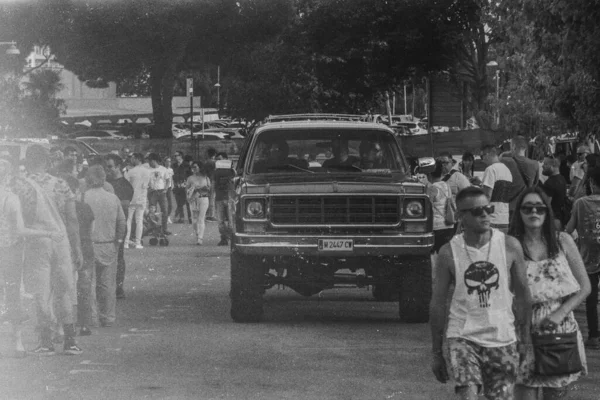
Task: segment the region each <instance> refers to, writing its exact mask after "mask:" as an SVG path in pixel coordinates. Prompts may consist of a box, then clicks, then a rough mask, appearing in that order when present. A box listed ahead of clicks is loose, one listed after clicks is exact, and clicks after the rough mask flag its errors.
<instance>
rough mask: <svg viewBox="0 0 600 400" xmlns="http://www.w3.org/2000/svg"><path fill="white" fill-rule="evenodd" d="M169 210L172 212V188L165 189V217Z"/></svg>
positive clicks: (169, 213) (169, 214) (169, 212)
mask: <svg viewBox="0 0 600 400" xmlns="http://www.w3.org/2000/svg"><path fill="white" fill-rule="evenodd" d="M171 212H173V189H171V188H168V189H167V214H168V215H167V217H170V216H171Z"/></svg>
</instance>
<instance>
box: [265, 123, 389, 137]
mask: <svg viewBox="0 0 600 400" xmlns="http://www.w3.org/2000/svg"><path fill="white" fill-rule="evenodd" d="M272 129H286V130H288V129H339V130H356V129H368V130H380V131H387V132H389V133H391V134H393V133H394V131H393V130H392V129H391V128H390V127H388V126H387V125H384V124H379V123H375V122H363V121H337V120H335V121H332V120H302V121H285V122H284V121H280V122H267V123H265V124H263V125H261V126H259V127H258V128H256V131H255V132H256V133H260V132H262V131H265V130H272Z"/></svg>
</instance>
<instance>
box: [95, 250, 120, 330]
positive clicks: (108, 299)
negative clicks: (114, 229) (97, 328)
mask: <svg viewBox="0 0 600 400" xmlns="http://www.w3.org/2000/svg"><path fill="white" fill-rule="evenodd" d="M108 246H111V244H108ZM108 251H110V250H108ZM116 272H117V271H116V257H115V259H114V261H113V262H111V263H109V264H104V263H101V262H98V260H97V259H96V298H97V299H98V318H99V319H100V325H101V326H104V327H107V326H111V325H112V324H113V323H114V322H115V303H116V295H115V282H116Z"/></svg>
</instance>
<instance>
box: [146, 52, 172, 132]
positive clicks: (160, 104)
mask: <svg viewBox="0 0 600 400" xmlns="http://www.w3.org/2000/svg"><path fill="white" fill-rule="evenodd" d="M164 76H165V68H164V63H163V60H162V59H159V60H156V62H155V63H154V64H153V65H152V67H151V68H150V93H151V96H152V115H153V117H154V129H152V131H150V132H149V133H150V137H151V138H160V137H165V134H164V130H165V122H166V119H165V115H164V99H163V94H162V87H163V86H162V82H163V78H164ZM169 106H171V104H170V103H169Z"/></svg>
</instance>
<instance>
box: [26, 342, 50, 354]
mask: <svg viewBox="0 0 600 400" xmlns="http://www.w3.org/2000/svg"><path fill="white" fill-rule="evenodd" d="M55 353H56V352H55V351H54V346H44V345H42V344H41V345H39V346H38V347H36V348H35V349H33V350H31V351H29V354H34V355H38V356H53V355H54V354H55Z"/></svg>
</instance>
